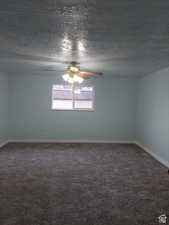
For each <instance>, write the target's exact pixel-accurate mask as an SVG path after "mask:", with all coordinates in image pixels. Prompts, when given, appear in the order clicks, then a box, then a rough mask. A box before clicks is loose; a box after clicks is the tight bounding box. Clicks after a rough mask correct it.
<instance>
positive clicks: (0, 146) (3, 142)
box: [0, 141, 8, 148]
mask: <svg viewBox="0 0 169 225" xmlns="http://www.w3.org/2000/svg"><path fill="white" fill-rule="evenodd" d="M6 144H8V141H0V148H2V147H3V146H4V145H6Z"/></svg>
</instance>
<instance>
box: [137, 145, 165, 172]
mask: <svg viewBox="0 0 169 225" xmlns="http://www.w3.org/2000/svg"><path fill="white" fill-rule="evenodd" d="M135 144H136V145H137V146H139V147H140V148H142V149H143V150H144V151H145V152H147V153H148V154H150V155H151V156H152V157H153V158H155V159H156V160H157V161H159V162H160V163H161V164H163V165H164V166H166V167H167V168H169V162H168V161H166V160H164V159H162V158H161V157H160V156H159V155H157V154H156V153H154V152H153V151H151V150H150V149H149V148H147V147H146V146H144V145H142V144H141V143H140V142H137V141H136V142H135Z"/></svg>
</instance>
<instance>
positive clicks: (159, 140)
mask: <svg viewBox="0 0 169 225" xmlns="http://www.w3.org/2000/svg"><path fill="white" fill-rule="evenodd" d="M137 139H138V141H139V142H140V143H141V144H142V145H144V146H145V147H147V148H148V149H150V150H151V151H153V152H154V153H155V154H157V155H158V156H159V157H161V158H162V159H163V160H166V161H168V162H169V68H167V69H164V70H161V71H158V72H156V73H153V74H150V75H148V76H146V77H145V78H143V79H141V80H140V82H139V99H138V117H137Z"/></svg>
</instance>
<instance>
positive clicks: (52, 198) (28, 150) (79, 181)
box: [0, 144, 169, 225]
mask: <svg viewBox="0 0 169 225" xmlns="http://www.w3.org/2000/svg"><path fill="white" fill-rule="evenodd" d="M163 213H165V214H169V175H168V173H167V168H165V167H163V166H162V165H161V164H160V163H158V162H157V161H155V160H154V159H153V158H151V157H150V156H149V155H148V154H147V153H145V152H144V151H143V150H141V149H140V148H139V147H137V146H135V145H125V144H8V145H6V146H5V147H3V148H2V149H0V225H156V224H158V216H159V215H161V214H163ZM168 222H169V221H168ZM168 222H167V224H169V223H168Z"/></svg>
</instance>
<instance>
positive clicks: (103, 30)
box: [0, 0, 169, 76]
mask: <svg viewBox="0 0 169 225" xmlns="http://www.w3.org/2000/svg"><path fill="white" fill-rule="evenodd" d="M168 12H169V1H167V0H141V1H140V0H114V1H113V0H105V1H103V0H29V1H28V0H15V1H13V0H1V1H0V70H1V71H7V72H31V71H32V72H34V71H43V70H46V69H56V70H57V71H58V72H61V71H63V70H65V69H66V67H67V63H68V62H70V61H78V62H80V63H81V68H82V69H85V70H94V71H107V72H109V74H113V75H117V76H144V75H146V74H148V73H150V72H153V71H156V70H158V69H161V68H163V67H167V66H169V13H168ZM110 72H111V73H110Z"/></svg>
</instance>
